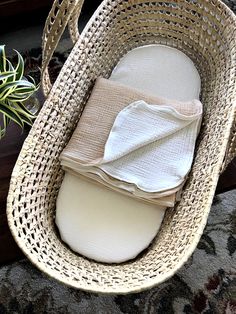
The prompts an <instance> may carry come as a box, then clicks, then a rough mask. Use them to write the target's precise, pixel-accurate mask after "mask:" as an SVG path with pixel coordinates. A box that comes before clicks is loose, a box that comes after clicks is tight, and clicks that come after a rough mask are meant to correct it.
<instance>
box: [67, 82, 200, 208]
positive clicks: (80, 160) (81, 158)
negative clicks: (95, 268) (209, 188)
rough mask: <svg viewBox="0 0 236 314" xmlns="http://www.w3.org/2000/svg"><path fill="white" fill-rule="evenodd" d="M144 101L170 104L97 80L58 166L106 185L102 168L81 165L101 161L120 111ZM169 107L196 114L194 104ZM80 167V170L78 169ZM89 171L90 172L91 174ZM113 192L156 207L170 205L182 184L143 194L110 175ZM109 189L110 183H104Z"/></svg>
mask: <svg viewBox="0 0 236 314" xmlns="http://www.w3.org/2000/svg"><path fill="white" fill-rule="evenodd" d="M140 99H142V100H144V101H146V102H147V103H149V104H152V103H153V104H156V105H170V101H169V100H166V99H163V98H158V97H156V96H151V95H148V94H146V93H143V92H140V91H138V90H135V89H133V88H129V87H126V86H124V85H122V84H119V83H116V82H112V81H108V80H106V79H102V78H99V79H98V80H97V81H96V84H95V87H94V89H93V91H92V94H91V96H90V98H89V100H88V103H87V105H86V107H85V110H84V112H83V115H82V117H81V119H80V121H79V123H78V126H77V128H76V130H75V132H74V134H73V136H72V138H71V140H70V142H69V144H68V145H67V147H66V148H65V149H64V151H63V152H62V154H61V164H62V165H63V166H64V167H66V168H67V169H68V168H69V169H71V171H73V172H77V173H80V174H82V175H84V176H88V177H90V178H91V177H92V179H94V180H96V181H98V182H100V183H101V182H103V183H104V182H105V181H107V180H106V176H108V174H106V173H105V172H103V171H102V169H99V168H96V169H93V170H91V169H90V170H89V169H87V170H85V171H84V169H83V165H84V164H88V163H91V162H94V161H95V160H99V159H102V158H103V155H104V147H105V144H106V141H107V139H108V136H109V134H110V131H111V129H112V126H113V124H114V121H115V119H116V117H117V115H118V113H119V112H120V111H122V110H123V109H124V108H125V107H127V106H128V105H129V104H130V103H132V102H135V101H137V100H140ZM171 107H172V108H174V109H175V110H176V111H178V112H179V113H180V114H183V115H186V116H191V115H194V114H197V113H198V108H197V107H196V106H194V105H193V102H178V101H171ZM81 166H82V167H81ZM91 172H92V173H91ZM108 181H109V182H110V183H112V186H113V188H114V189H116V190H119V191H120V192H121V191H125V193H128V194H130V195H132V196H135V197H137V198H141V199H142V198H143V199H146V200H148V201H149V202H150V201H151V202H153V203H155V204H159V205H166V206H173V205H174V202H175V200H176V195H177V194H176V192H177V191H179V190H180V189H181V187H182V185H183V184H179V186H177V187H175V188H173V189H169V190H166V191H161V192H152V193H145V192H143V191H141V190H140V189H138V188H137V186H135V185H132V184H129V183H127V182H122V181H121V180H116V179H115V178H112V177H110V176H109V180H108ZM105 185H107V186H109V184H107V183H106V184H105Z"/></svg>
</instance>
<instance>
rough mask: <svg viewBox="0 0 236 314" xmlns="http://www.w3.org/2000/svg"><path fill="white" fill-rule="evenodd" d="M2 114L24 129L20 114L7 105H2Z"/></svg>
mask: <svg viewBox="0 0 236 314" xmlns="http://www.w3.org/2000/svg"><path fill="white" fill-rule="evenodd" d="M0 112H1V113H2V114H3V115H6V116H7V117H8V118H9V119H11V120H13V121H14V122H15V123H17V124H18V125H19V126H20V127H21V128H23V126H24V123H23V121H22V120H21V118H20V116H19V114H18V113H17V112H16V111H15V110H14V109H13V108H11V107H9V106H8V105H7V104H3V103H0Z"/></svg>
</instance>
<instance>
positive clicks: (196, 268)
mask: <svg viewBox="0 0 236 314" xmlns="http://www.w3.org/2000/svg"><path fill="white" fill-rule="evenodd" d="M0 313H1V314H5V313H9V314H12V313H17V314H18V313H20V314H21V313H22V314H23V313H30V314H31V313H32V314H33V313H36V314H40V313H50V314H52V313H57V314H60V313H61V314H67V313H69V314H73V313H79V314H80V313H81V314H97V313H101V314H106V313H109V314H113V313H114V314H118V313H119V314H122V313H130V314H133V313H134V314H136V313H146V314H149V313H157V314H169V313H189V314H190V313H208V314H210V313H212V314H217V313H228V314H233V313H236V191H235V190H233V191H231V192H227V193H224V194H222V195H220V196H218V197H217V198H216V199H215V202H214V204H213V206H212V209H211V213H210V216H209V219H208V224H207V226H206V228H205V231H204V234H203V236H202V238H201V241H200V242H199V245H198V248H197V249H196V250H195V252H194V254H193V255H192V257H191V258H190V259H189V260H188V262H187V264H186V265H185V266H184V267H182V269H181V270H180V271H179V272H178V273H177V274H176V275H175V276H174V277H172V278H171V279H170V280H168V281H166V282H164V283H163V284H161V285H160V286H158V287H156V288H153V289H151V290H149V291H146V292H142V293H139V294H130V295H127V296H105V295H98V294H92V293H87V292H83V291H80V290H75V289H72V288H69V287H66V286H64V285H62V284H60V283H58V282H57V281H55V280H54V279H51V278H48V277H47V276H45V275H44V274H42V273H41V272H40V271H39V270H38V269H36V268H35V267H34V266H32V265H31V264H30V262H28V261H27V260H26V259H24V260H21V261H19V262H16V263H13V264H11V265H6V266H4V267H2V268H1V269H0Z"/></svg>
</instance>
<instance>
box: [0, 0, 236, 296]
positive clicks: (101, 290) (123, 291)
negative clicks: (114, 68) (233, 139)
mask: <svg viewBox="0 0 236 314" xmlns="http://www.w3.org/2000/svg"><path fill="white" fill-rule="evenodd" d="M119 1H120V0H119ZM207 1H208V2H209V0H207ZM108 2H109V0H104V1H103V2H102V3H101V4H100V5H99V7H98V8H97V9H96V11H95V12H94V14H93V15H92V17H91V18H90V19H89V21H88V23H87V24H86V26H85V27H84V29H83V31H82V33H81V35H80V37H79V39H78V41H77V43H76V45H75V46H74V48H73V49H72V51H71V52H70V55H69V57H68V59H67V61H66V62H65V64H64V65H63V69H66V68H67V65H68V64H69V63H70V59H71V57H72V55H73V52H74V51H75V49H78V48H79V47H81V46H82V44H83V42H84V40H85V37H86V34H87V32H88V30H89V28H90V27H91V26H92V23H93V22H94V20H95V17H96V16H97V15H98V13H99V12H100V11H101V10H102V8H103V7H105V6H106V5H107V3H108ZM211 2H213V3H216V4H219V5H220V6H222V9H224V10H225V11H226V12H227V14H228V15H229V17H231V18H233V21H234V22H235V23H236V15H235V14H234V13H233V11H231V10H230V9H229V8H228V7H227V5H226V4H225V3H223V2H222V1H221V0H211ZM81 53H83V52H81ZM63 69H62V70H61V71H60V74H59V76H58V78H57V80H56V82H55V83H54V85H53V88H52V90H51V92H50V94H49V96H48V98H47V100H46V102H48V101H50V99H51V97H53V94H54V91H56V89H57V86H58V84H59V81H60V78H61V76H62V73H63ZM234 105H235V107H236V96H235V99H234ZM41 112H42V113H43V109H42V110H41ZM232 112H233V108H232ZM231 119H232V123H233V116H232V115H231ZM38 121H39V119H37V120H36V121H35V124H34V126H33V127H32V129H31V130H30V132H29V135H28V136H27V138H26V140H25V142H24V144H23V146H22V149H21V152H20V154H19V156H18V159H17V161H16V164H15V166H14V169H13V172H12V176H11V180H10V188H9V194H8V197H7V209H6V213H7V219H8V225H9V228H10V231H11V233H12V235H13V238H14V239H15V241H16V243H17V244H18V246H19V247H20V249H21V250H22V251H23V253H24V254H25V256H26V257H27V258H28V259H29V260H30V261H31V262H32V264H34V265H35V266H36V267H37V268H39V269H40V270H41V271H42V272H44V273H46V274H47V275H48V276H50V277H51V278H53V279H57V280H58V281H59V282H61V283H63V284H65V285H67V286H70V287H72V288H77V289H81V290H84V291H88V292H94V293H96V292H97V293H103V294H110V295H114V294H128V293H138V292H141V291H143V290H146V289H150V288H153V287H154V286H156V285H158V284H161V283H162V282H164V281H166V280H168V279H169V278H170V277H172V276H173V275H174V274H175V273H176V271H178V270H179V269H180V268H181V267H182V266H183V265H184V264H185V263H186V262H187V260H188V259H189V257H190V256H191V255H192V253H193V252H194V250H195V248H196V246H197V244H198V242H199V240H200V238H201V236H202V233H203V230H204V228H205V225H206V223H207V219H208V215H209V212H210V209H211V204H212V200H213V197H214V192H215V188H216V185H217V181H218V177H219V172H220V169H221V164H222V162H223V159H224V155H223V154H222V155H221V156H219V159H218V162H217V164H216V165H215V168H214V172H215V173H214V175H213V176H214V181H213V182H212V186H211V193H209V196H208V198H207V201H206V202H205V211H204V214H203V215H202V220H201V225H200V227H199V232H198V233H196V234H195V235H194V237H193V238H192V243H191V245H190V246H189V247H188V249H187V251H186V250H184V251H183V253H182V257H181V258H180V261H179V262H178V263H177V264H176V265H175V267H174V268H172V269H171V270H170V271H168V272H167V273H165V274H164V275H161V276H160V278H159V277H154V278H153V279H151V280H150V279H149V280H147V281H146V282H145V283H142V284H140V286H138V287H133V288H131V289H130V288H128V287H126V288H123V286H122V288H121V287H120V286H118V289H113V288H111V289H110V290H109V291H108V289H107V288H106V286H99V289H93V287H91V286H90V288H89V286H87V287H85V286H84V285H82V284H81V283H79V284H77V282H76V281H75V280H73V279H70V278H68V277H63V278H64V279H63V278H62V277H61V276H60V275H59V273H58V272H56V271H55V270H52V269H50V270H48V269H49V268H46V267H45V266H44V265H45V264H43V263H42V262H38V261H37V257H36V255H32V254H30V253H29V249H28V248H27V246H26V245H25V242H23V241H21V238H19V237H18V235H17V228H16V227H15V226H14V221H13V219H12V205H11V204H12V201H13V199H14V195H13V192H12V187H14V186H17V177H18V175H19V173H20V171H19V168H20V164H21V162H22V161H23V160H24V157H25V155H26V151H27V148H28V147H30V141H31V138H33V135H34V132H35V130H36V127H37V125H38ZM229 137H230V127H228V128H227V130H226V132H225V136H224V138H225V140H224V145H222V147H221V151H222V152H224V151H225V150H226V148H227V140H228V139H229ZM134 261H135V260H134ZM131 262H132V261H131ZM97 264H102V263H97ZM109 267H116V265H109ZM96 287H98V286H96Z"/></svg>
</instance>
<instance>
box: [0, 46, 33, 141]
mask: <svg viewBox="0 0 236 314" xmlns="http://www.w3.org/2000/svg"><path fill="white" fill-rule="evenodd" d="M16 53H17V57H18V62H17V65H16V66H13V65H12V63H11V62H10V61H9V60H8V59H7V58H6V53H5V46H4V45H0V114H1V115H2V119H1V120H2V123H1V125H0V139H1V138H2V137H3V136H4V135H5V134H6V131H7V127H8V125H9V123H10V121H13V122H15V123H16V124H18V125H19V126H20V127H21V128H22V129H23V128H24V126H25V125H30V126H31V125H32V124H33V120H34V118H35V116H36V113H37V109H38V108H35V107H34V108H32V105H31V107H30V106H29V103H27V101H28V100H29V99H30V98H31V97H32V95H33V93H34V92H35V91H36V90H37V89H38V86H37V85H36V84H35V81H34V79H33V78H32V77H30V76H29V78H26V77H24V60H23V58H22V56H21V55H20V53H19V52H18V51H16ZM36 107H37V106H36Z"/></svg>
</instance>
